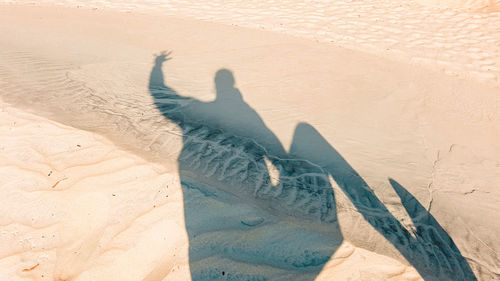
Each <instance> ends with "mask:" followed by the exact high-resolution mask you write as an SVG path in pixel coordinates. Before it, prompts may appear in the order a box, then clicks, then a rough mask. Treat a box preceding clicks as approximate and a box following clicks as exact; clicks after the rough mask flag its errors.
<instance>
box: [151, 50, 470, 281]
mask: <svg viewBox="0 0 500 281" xmlns="http://www.w3.org/2000/svg"><path fill="white" fill-rule="evenodd" d="M166 60H168V54H167V53H162V54H161V55H159V56H157V57H156V60H155V65H154V67H153V69H152V71H151V75H150V83H149V90H150V93H151V95H152V97H153V98H154V103H155V105H156V107H157V108H158V110H159V111H160V112H161V113H162V114H163V116H164V117H165V118H166V119H168V120H170V121H172V122H174V123H175V124H177V125H178V127H179V128H180V129H181V130H182V141H183V147H182V151H181V153H180V155H179V157H178V166H179V177H180V179H181V184H182V191H183V198H184V215H185V225H186V230H187V234H188V239H189V266H190V272H191V277H192V279H193V280H284V279H291V280H314V279H315V278H316V277H317V275H318V274H319V273H320V271H321V270H322V268H323V267H324V265H325V264H326V262H327V261H328V260H329V259H330V257H331V256H332V255H333V254H334V253H335V251H336V250H337V249H338V247H339V246H340V244H341V243H342V241H343V240H344V237H343V234H342V232H341V230H340V226H339V224H338V218H337V206H336V205H335V196H334V190H333V188H332V185H331V182H330V178H329V177H330V176H331V178H333V180H334V181H335V182H336V183H337V185H338V186H339V187H340V189H341V190H342V191H343V192H344V193H345V194H346V196H347V197H348V199H349V200H350V201H351V202H352V203H353V205H354V207H355V208H356V209H357V211H358V212H359V213H360V214H361V215H362V216H363V218H364V219H365V220H366V221H367V222H368V223H369V224H370V225H371V226H372V227H373V228H374V229H375V230H376V231H378V232H379V233H380V234H382V235H383V236H384V237H385V238H386V239H387V240H388V241H389V242H390V243H391V244H392V245H394V247H395V249H397V250H398V251H399V252H400V253H401V254H402V256H403V257H404V258H405V259H406V260H407V261H408V262H409V263H410V264H411V265H412V266H413V267H414V268H415V269H416V270H417V271H418V272H419V273H420V275H421V276H422V277H424V278H425V279H428V280H476V278H475V276H474V274H473V273H472V270H471V269H470V267H469V265H468V263H467V262H466V260H465V258H464V257H463V256H462V255H461V253H460V251H459V250H458V248H457V247H456V245H455V244H454V242H453V241H452V239H451V238H450V237H449V235H448V234H447V233H446V231H445V230H444V229H443V228H442V227H441V226H440V225H439V223H438V222H437V221H436V220H435V219H434V218H433V217H432V215H431V214H430V213H429V212H427V210H426V209H425V208H423V207H422V206H421V205H420V203H419V202H418V201H417V200H416V199H415V198H414V197H413V196H412V195H411V194H410V193H408V192H407V191H406V190H405V189H404V188H403V187H402V186H401V185H400V184H398V183H397V182H396V181H395V180H393V179H390V180H389V182H390V184H391V185H392V187H393V188H394V190H395V191H396V193H397V194H398V195H399V196H400V198H401V202H402V204H403V206H404V208H405V209H406V211H407V213H408V214H409V215H410V218H411V219H412V221H413V223H414V225H415V228H416V229H415V231H413V232H411V233H410V232H409V231H408V230H407V229H406V228H405V227H404V226H403V225H402V224H401V223H400V222H399V221H398V220H397V219H396V218H395V217H394V216H392V214H391V213H390V212H389V211H388V209H387V208H386V207H385V206H384V204H383V203H382V202H381V201H380V200H379V199H378V198H377V196H376V195H375V194H374V192H373V191H372V190H371V189H370V188H369V186H368V185H367V183H366V182H365V181H364V180H363V178H362V177H361V176H360V175H359V174H358V173H357V172H356V171H355V170H354V168H353V167H352V166H351V165H349V163H348V162H347V161H346V160H345V159H344V158H343V157H342V156H341V155H340V154H339V153H338V152H337V151H336V150H335V149H334V148H333V147H332V146H331V145H330V144H329V143H328V141H326V140H325V138H323V136H322V135H321V134H320V133H319V132H318V131H317V130H316V129H314V128H313V127H312V126H311V125H309V124H306V123H300V124H298V126H297V127H296V129H295V132H294V136H293V141H292V145H291V148H290V151H289V153H286V152H285V150H284V149H283V147H282V145H281V143H280V142H279V140H278V138H277V137H276V136H275V135H274V134H273V133H272V132H271V130H269V128H267V126H266V125H265V124H264V122H263V120H262V119H261V118H260V116H259V115H258V114H257V113H256V111H255V110H253V109H252V108H251V107H250V106H249V105H248V104H247V103H246V102H245V101H244V100H243V97H242V95H241V93H240V92H239V90H238V89H237V88H236V87H235V80H234V76H233V75H232V73H231V72H230V71H229V70H227V69H221V70H219V71H218V72H217V73H216V75H215V88H216V94H217V95H216V99H215V100H214V101H211V102H202V101H199V100H196V99H193V98H189V97H185V96H180V95H179V94H178V93H177V92H175V90H173V89H172V88H170V87H168V86H167V85H165V82H164V76H163V72H162V64H163V62H165V61H166ZM271 164H272V165H271ZM273 169H274V170H275V172H274V173H272V172H271V171H273Z"/></svg>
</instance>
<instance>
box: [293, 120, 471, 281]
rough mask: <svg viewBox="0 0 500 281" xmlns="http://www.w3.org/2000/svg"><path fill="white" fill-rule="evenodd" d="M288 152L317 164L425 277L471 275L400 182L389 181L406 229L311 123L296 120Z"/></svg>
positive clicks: (443, 233) (448, 239)
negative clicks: (407, 224)
mask: <svg viewBox="0 0 500 281" xmlns="http://www.w3.org/2000/svg"><path fill="white" fill-rule="evenodd" d="M289 153H290V157H296V158H303V159H308V160H309V161H311V162H313V163H316V164H318V165H320V166H321V167H323V168H324V169H325V170H326V171H327V172H328V174H330V175H331V176H332V178H333V179H334V180H335V182H336V183H337V184H338V186H339V187H340V188H341V189H342V191H343V192H344V193H345V194H346V195H347V196H348V198H349V199H350V201H351V202H352V203H353V205H354V206H355V207H356V209H357V211H358V212H359V213H361V215H362V216H363V218H364V219H365V220H366V221H367V222H368V223H369V224H370V225H371V226H372V227H373V228H374V229H375V230H377V231H378V232H379V233H380V234H382V235H383V236H384V237H385V238H386V239H387V240H388V241H389V242H390V243H391V244H392V245H394V247H395V248H396V249H397V250H398V251H399V252H400V253H401V254H402V255H403V256H404V257H405V259H406V260H407V261H408V262H409V263H410V264H411V265H412V266H413V267H414V268H415V269H416V270H417V271H418V272H419V274H420V275H421V276H422V277H423V278H424V279H426V280H427V279H429V280H477V279H476V277H475V276H474V273H473V272H472V270H471V268H470V266H469V264H468V263H467V261H466V260H465V258H464V257H463V256H462V254H461V253H460V250H459V249H458V248H457V246H456V245H455V243H454V242H453V240H452V239H451V237H450V236H449V235H448V234H447V232H446V231H445V230H444V229H443V228H442V227H441V225H440V224H439V223H438V222H437V221H436V219H435V218H434V217H433V216H432V215H431V214H430V213H429V212H428V211H427V210H426V209H425V208H424V207H423V206H422V205H421V204H420V203H419V202H418V200H417V199H416V198H415V197H413V196H412V195H411V194H410V193H409V192H408V191H407V190H406V189H405V188H404V187H403V186H402V185H400V184H399V183H398V182H396V181H395V180H393V179H389V183H390V184H391V186H392V187H393V188H394V190H395V191H396V193H397V194H398V196H399V197H400V199H401V203H402V205H403V207H404V208H405V210H406V211H407V213H408V215H409V216H410V218H411V220H412V222H413V224H414V226H415V231H413V233H410V232H409V231H408V230H407V229H406V228H405V227H404V226H403V225H402V224H401V223H400V222H399V221H398V220H397V219H396V218H395V217H394V216H393V215H392V214H391V213H390V212H389V210H388V209H387V208H386V207H385V206H384V204H383V203H382V202H381V201H380V200H379V199H378V198H377V196H376V195H375V193H374V192H373V191H372V190H371V188H370V187H369V186H368V184H367V183H366V182H365V181H364V180H363V178H362V177H361V176H360V175H359V174H358V173H357V172H356V171H355V170H354V168H353V167H352V166H351V165H350V164H349V163H348V162H347V161H346V160H345V159H344V158H343V157H342V155H340V154H339V153H338V152H337V150H335V149H334V148H333V147H332V146H331V145H330V144H329V143H328V142H327V141H326V140H325V138H323V136H322V135H321V134H320V133H319V132H318V131H317V130H316V129H314V128H313V127H312V126H311V125H309V124H306V123H300V124H298V125H297V127H296V129H295V133H294V137H293V142H292V146H291V148H290V152H289Z"/></svg>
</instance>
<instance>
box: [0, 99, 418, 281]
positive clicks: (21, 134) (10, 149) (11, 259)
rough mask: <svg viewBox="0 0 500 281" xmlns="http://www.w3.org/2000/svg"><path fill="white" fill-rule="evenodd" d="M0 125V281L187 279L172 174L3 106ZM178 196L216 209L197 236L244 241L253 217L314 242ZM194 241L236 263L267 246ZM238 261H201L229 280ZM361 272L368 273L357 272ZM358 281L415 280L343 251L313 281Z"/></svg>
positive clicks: (194, 198) (249, 212) (402, 269)
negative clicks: (220, 234) (366, 280)
mask: <svg viewBox="0 0 500 281" xmlns="http://www.w3.org/2000/svg"><path fill="white" fill-rule="evenodd" d="M0 116H1V119H0V120H1V121H0V132H1V137H0V144H1V146H0V157H1V159H2V166H1V167H0V178H1V180H0V185H1V186H2V190H1V196H2V202H3V203H2V205H0V211H1V215H0V224H1V225H2V226H1V232H0V278H1V279H2V280H12V281H14V280H186V279H187V278H189V268H188V263H187V258H188V257H187V246H188V243H187V237H186V234H185V224H184V215H183V207H184V206H183V200H182V197H183V195H182V192H181V189H180V185H179V181H178V177H177V175H176V173H168V172H167V170H166V169H165V168H164V167H162V166H160V165H154V164H151V163H148V162H146V161H144V160H143V159H141V158H139V157H137V156H135V155H133V154H131V153H128V152H125V151H123V150H121V149H120V148H117V147H116V146H115V145H113V144H112V143H111V142H110V141H109V140H106V139H105V138H103V137H101V136H98V135H95V134H92V133H89V132H86V131H81V130H77V129H74V128H72V127H68V126H64V125H62V124H59V123H56V122H53V121H50V120H47V119H44V118H40V117H38V116H35V115H32V114H28V113H25V112H22V111H20V110H17V109H14V108H12V107H10V106H8V105H6V104H5V103H1V104H0ZM184 196H185V197H186V196H187V197H189V198H190V201H189V202H188V204H192V205H194V206H203V205H207V204H208V205H210V204H212V205H213V206H212V207H211V208H213V209H217V210H216V212H214V213H215V214H219V215H218V216H216V217H210V218H209V219H205V220H204V219H200V220H199V222H198V223H197V224H196V227H197V228H200V229H210V228H211V227H213V224H214V222H217V221H224V222H225V231H226V232H228V233H231V232H232V233H234V234H235V235H236V233H238V232H240V233H243V232H248V231H249V229H250V228H251V227H250V226H248V225H252V219H254V218H255V216H257V217H258V218H259V219H260V220H262V221H266V223H264V226H262V227H257V228H253V232H254V234H253V235H256V233H255V232H257V233H258V232H260V233H261V235H262V234H265V233H267V234H268V235H279V234H278V233H280V232H282V231H283V229H285V228H287V229H288V231H289V232H294V231H296V233H297V235H299V236H300V237H294V238H297V239H298V240H297V241H301V240H302V241H308V239H307V238H308V237H309V239H310V238H311V237H316V236H315V235H317V234H315V232H314V231H308V230H307V229H305V228H304V227H303V226H300V225H297V224H294V222H293V221H291V222H285V221H281V222H278V221H275V220H276V218H274V217H273V216H272V215H270V214H269V213H266V212H264V211H262V210H260V209H258V208H256V207H255V206H252V205H248V204H245V203H236V204H235V203H234V202H231V203H229V202H224V201H220V198H223V197H224V196H221V195H220V194H219V196H218V197H213V196H210V195H207V194H204V193H202V192H200V190H189V191H188V194H186V193H184ZM273 220H274V221H275V222H272V221H273ZM262 221H261V222H260V223H262ZM219 230H220V229H219ZM201 239H208V240H209V241H211V242H210V243H211V244H212V245H214V246H215V245H217V244H219V245H225V247H230V250H232V251H235V252H234V253H233V254H232V256H233V258H234V257H239V259H245V257H246V256H248V255H249V254H251V252H252V251H254V250H255V248H259V247H261V248H262V249H263V250H265V247H269V245H266V244H265V241H264V242H262V241H260V242H259V241H258V240H257V241H254V242H256V243H252V241H251V240H249V241H248V242H249V243H250V244H251V245H252V246H253V249H250V248H249V249H245V248H241V246H242V245H241V244H240V245H227V241H223V240H220V239H218V238H217V233H216V232H211V233H210V232H208V233H207V234H206V235H205V236H203V237H201ZM288 246H289V247H290V248H289V249H287V250H285V251H283V249H280V251H281V252H287V251H288V252H289V253H293V248H294V247H295V246H296V245H294V244H288ZM277 250H278V249H274V251H277ZM236 251H237V252H236ZM264 256H266V255H264ZM237 261H238V258H236V259H235V260H231V259H226V260H224V259H223V258H221V257H218V258H212V260H210V259H208V260H204V261H203V262H204V263H210V264H211V267H212V268H217V274H218V275H219V274H220V272H221V271H223V270H226V272H228V273H230V272H231V271H232V270H233V271H234V268H235V267H238V262H237ZM261 262H263V263H264V264H266V263H269V262H270V261H269V260H268V261H266V260H262V261H261ZM363 263H368V264H370V266H369V267H366V268H364V269H361V270H360V269H358V268H357V267H358V265H359V264H363ZM271 264H272V261H271ZM240 267H241V265H240ZM253 267H254V268H252V265H251V264H248V265H247V266H246V271H247V273H250V274H253V275H254V277H255V278H257V276H259V275H261V276H275V278H277V277H279V278H285V277H287V276H288V278H294V277H293V276H294V275H290V274H291V272H288V271H287V270H284V269H280V268H279V267H277V268H273V267H272V266H267V267H265V266H263V265H254V266H253ZM248 276H251V275H248ZM363 276H365V277H366V276H370V279H372V280H398V279H400V278H404V279H405V280H419V278H418V275H417V274H416V272H415V271H414V270H413V269H411V268H408V267H406V266H404V265H403V264H400V263H399V262H397V261H395V260H393V259H390V258H388V257H384V256H380V255H376V254H374V253H371V252H369V251H366V250H363V249H360V248H356V247H354V246H352V245H351V244H349V243H347V242H344V244H343V245H342V246H341V247H340V248H339V249H338V251H337V253H336V255H335V256H334V257H333V258H332V259H331V261H330V262H329V264H328V265H327V268H326V270H325V271H324V272H323V275H322V276H320V277H319V279H318V280H331V278H334V277H335V278H342V279H347V278H354V279H358V278H362V277H363ZM198 278H199V277H198ZM202 278H203V277H202ZM205 278H206V276H205ZM295 278H296V276H295Z"/></svg>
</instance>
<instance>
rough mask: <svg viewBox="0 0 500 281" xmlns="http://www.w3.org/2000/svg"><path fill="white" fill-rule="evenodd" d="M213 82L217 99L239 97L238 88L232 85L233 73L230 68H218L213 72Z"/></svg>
mask: <svg viewBox="0 0 500 281" xmlns="http://www.w3.org/2000/svg"><path fill="white" fill-rule="evenodd" d="M214 82H215V91H216V94H217V97H216V98H217V99H225V98H235V97H241V94H240V92H239V91H238V89H236V88H235V87H234V84H235V82H234V75H233V72H232V71H231V70H228V69H225V68H223V69H219V70H218V71H217V73H215V78H214Z"/></svg>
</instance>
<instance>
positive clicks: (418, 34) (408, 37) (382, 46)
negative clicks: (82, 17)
mask: <svg viewBox="0 0 500 281" xmlns="http://www.w3.org/2000/svg"><path fill="white" fill-rule="evenodd" d="M7 2H13V3H34V4H37V5H39V4H54V3H57V4H60V5H65V6H69V7H76V6H81V7H87V8H109V9H114V10H121V11H127V12H140V11H143V12H144V11H148V12H158V13H162V14H168V15H173V16H175V17H187V18H195V19H201V20H206V21H210V22H219V23H225V24H233V25H238V26H244V27H250V28H259V29H263V30H270V31H278V32H282V33H286V34H291V35H296V36H301V37H306V38H310V39H315V40H319V41H325V42H333V43H334V44H336V45H338V46H342V47H347V48H351V49H356V50H362V51H367V52H371V53H374V54H377V55H381V56H385V57H389V58H391V59H399V60H401V61H404V62H410V63H413V64H421V65H426V66H429V67H432V68H436V67H437V68H439V69H442V71H444V72H445V73H447V74H449V75H453V76H456V75H458V76H462V77H470V78H475V79H479V80H482V81H490V82H493V83H498V82H500V35H499V34H500V11H499V10H498V9H497V8H495V7H497V6H498V7H500V3H499V2H498V0H493V1H479V0H476V1H458V0H457V1H434V2H433V1H422V3H424V4H430V6H429V5H420V4H419V2H418V1H409V0H405V1H390V0H378V1H369V0H362V1H350V0H338V1H219V0H209V1H206V0H193V1H191V0H188V1H175V0H174V1H159V0H147V1H127V2H126V3H123V2H124V1H113V0H101V1H75V0H50V1H35V2H33V1H23V0H13V1H7ZM495 3H496V4H495ZM436 6H437V7H436ZM440 7H445V8H446V7H452V8H468V9H472V10H473V11H476V12H467V11H455V10H442V9H441V8H440ZM485 7H486V9H484V8H485ZM478 9H483V10H481V11H477V10H478Z"/></svg>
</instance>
